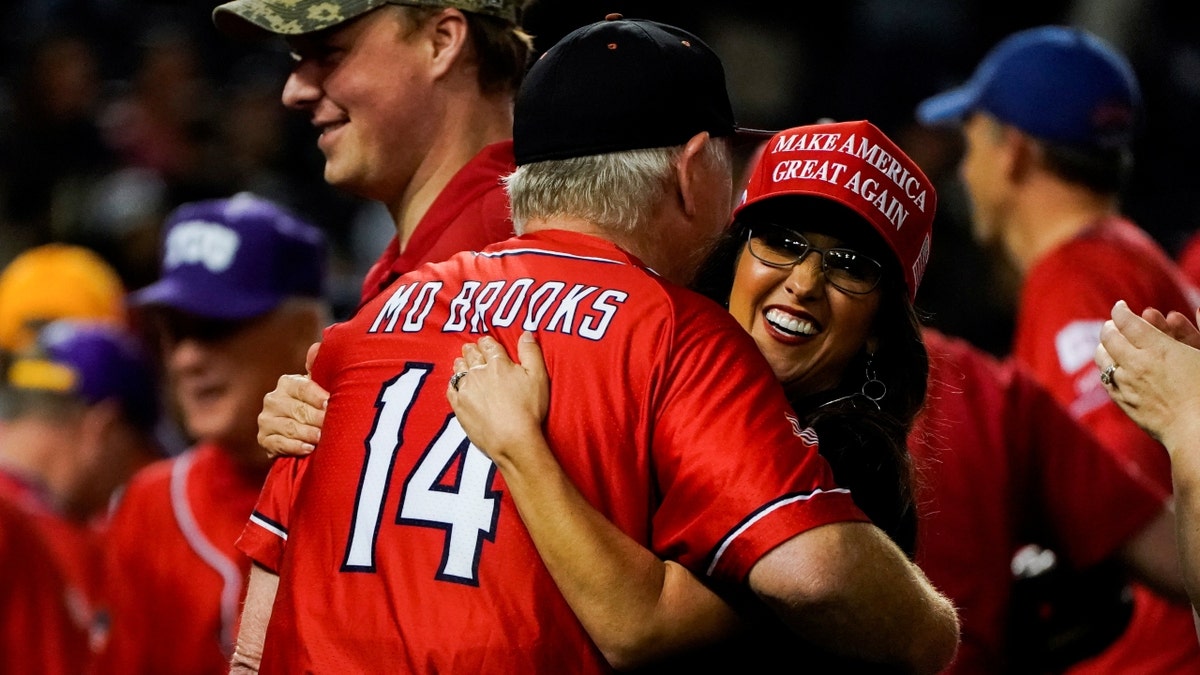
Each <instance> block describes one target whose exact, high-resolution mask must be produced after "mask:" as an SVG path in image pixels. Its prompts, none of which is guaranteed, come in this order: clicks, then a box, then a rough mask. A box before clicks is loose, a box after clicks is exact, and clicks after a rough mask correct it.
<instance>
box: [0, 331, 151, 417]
mask: <svg viewBox="0 0 1200 675" xmlns="http://www.w3.org/2000/svg"><path fill="white" fill-rule="evenodd" d="M7 383H8V386H10V387H13V388H14V389H23V390H34V391H50V392H54V393H58V394H67V395H71V396H75V397H77V398H78V399H79V400H81V401H82V402H84V403H85V404H87V405H95V404H97V403H100V402H101V401H105V400H109V399H115V400H116V401H118V402H119V403H120V404H121V407H122V409H123V410H124V414H125V418H126V419H127V420H129V421H130V422H132V423H133V424H135V425H137V426H138V427H139V428H142V429H152V428H154V426H155V424H156V423H157V422H158V418H159V411H160V408H159V393H158V392H159V390H158V381H157V379H156V378H155V371H154V365H153V362H152V361H151V360H150V357H149V354H148V353H147V352H146V350H145V348H144V347H143V345H142V343H141V342H140V341H139V340H138V339H137V338H136V337H134V336H133V334H131V333H129V332H127V330H126V329H124V328H121V327H119V326H115V325H113V324H111V323H100V322H96V321H84V320H79V319H59V320H57V321H52V322H50V323H48V324H46V325H45V326H44V327H42V329H41V331H40V332H39V333H38V336H37V341H36V342H35V343H34V345H33V346H32V347H30V348H28V349H27V350H25V351H23V352H22V353H20V354H19V355H18V356H17V357H16V358H14V359H13V361H12V363H11V364H10V365H9V367H8V371H7Z"/></svg>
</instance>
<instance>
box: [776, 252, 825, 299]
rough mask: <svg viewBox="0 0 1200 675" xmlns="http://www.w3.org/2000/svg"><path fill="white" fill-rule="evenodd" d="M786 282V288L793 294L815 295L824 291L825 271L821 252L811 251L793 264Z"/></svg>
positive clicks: (802, 295)
mask: <svg viewBox="0 0 1200 675" xmlns="http://www.w3.org/2000/svg"><path fill="white" fill-rule="evenodd" d="M784 283H785V287H784V288H785V289H786V290H787V292H788V293H791V294H792V295H796V296H801V297H813V296H817V295H820V294H821V293H824V292H825V272H824V271H823V270H822V269H821V254H820V253H818V252H817V251H809V252H808V255H806V256H804V259H803V260H801V261H800V262H798V263H796V264H795V265H792V269H791V271H789V272H788V276H787V279H786V280H785V282H784Z"/></svg>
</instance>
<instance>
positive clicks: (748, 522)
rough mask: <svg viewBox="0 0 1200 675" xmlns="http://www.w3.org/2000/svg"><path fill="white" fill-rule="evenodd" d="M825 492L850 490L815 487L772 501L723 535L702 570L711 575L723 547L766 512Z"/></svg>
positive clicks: (719, 559) (719, 560) (846, 492)
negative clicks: (708, 562) (705, 567)
mask: <svg viewBox="0 0 1200 675" xmlns="http://www.w3.org/2000/svg"><path fill="white" fill-rule="evenodd" d="M826 492H829V493H833V492H841V493H845V494H849V493H850V491H849V490H847V489H846V488H834V489H832V490H822V489H820V488H817V489H816V490H813V491H812V492H810V493H808V494H804V495H795V496H793V497H785V498H784V499H780V500H779V501H777V502H774V503H772V504H770V505H768V506H766V507H764V508H763V509H762V510H761V511H759V512H758V513H756V514H754V515H753V516H751V517H750V518H749V519H747V520H746V522H744V523H742V524H741V525H739V526H738V527H737V529H735V530H734V531H733V532H730V533H729V534H728V535H727V536H726V537H725V539H723V540H722V541H721V545H720V546H718V547H717V554H716V555H714V556H713V561H712V563H711V564H710V565H709V566H708V569H707V570H705V572H704V573H705V575H707V576H710V577H711V576H712V573H713V570H715V569H717V564H718V563H720V562H721V556H722V555H724V554H725V549H727V548H729V546H730V544H732V543H733V540H734V539H737V538H738V537H739V536H740V535H741V534H742V533H743V532H745V531H746V530H748V529H750V526H751V525H753V524H755V523H757V522H758V521H760V520H762V519H763V518H765V517H766V516H767V514H769V513H771V512H772V511H774V510H776V509H778V508H781V507H784V506H787V505H788V504H795V503H796V502H803V501H807V500H808V499H809V498H811V497H816V496H817V495H819V494H822V493H826Z"/></svg>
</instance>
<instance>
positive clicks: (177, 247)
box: [130, 192, 328, 319]
mask: <svg viewBox="0 0 1200 675" xmlns="http://www.w3.org/2000/svg"><path fill="white" fill-rule="evenodd" d="M327 252H328V245H327V243H326V239H325V235H324V233H322V232H321V230H319V229H318V228H316V227H314V226H312V225H310V224H308V223H305V222H304V221H302V220H300V219H299V218H297V217H296V216H294V215H292V214H291V213H289V212H288V211H287V210H286V209H284V208H283V207H282V206H280V205H278V204H276V203H274V202H271V201H269V200H267V199H263V198H262V197H258V196H256V195H253V194H251V193H249V192H241V193H238V194H236V195H234V196H233V197H230V198H228V199H213V200H208V201H200V202H190V203H187V204H183V205H181V206H179V207H178V208H176V209H175V210H174V211H172V212H171V214H170V215H169V216H167V222H166V228H165V234H164V237H163V257H162V276H161V277H160V278H159V280H158V281H156V282H154V283H153V284H150V285H149V286H147V287H145V288H143V289H141V290H139V291H137V292H135V293H132V294H131V295H130V300H131V304H132V305H134V306H137V307H148V306H161V307H171V308H173V309H177V310H180V311H183V312H187V313H188V314H192V315H195V316H200V317H205V318H210V319H250V318H253V317H257V316H261V315H263V314H266V313H267V312H269V311H271V310H272V309H275V307H277V306H278V305H279V304H280V303H281V302H283V301H284V300H286V299H287V298H290V297H296V296H301V297H312V298H319V297H322V296H323V295H324V292H325V270H326V257H327Z"/></svg>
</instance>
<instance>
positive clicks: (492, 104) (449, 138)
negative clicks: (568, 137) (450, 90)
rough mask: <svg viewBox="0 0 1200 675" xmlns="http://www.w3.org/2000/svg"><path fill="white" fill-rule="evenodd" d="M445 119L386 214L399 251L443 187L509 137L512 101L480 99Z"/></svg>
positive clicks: (499, 98) (505, 97) (508, 98)
mask: <svg viewBox="0 0 1200 675" xmlns="http://www.w3.org/2000/svg"><path fill="white" fill-rule="evenodd" d="M460 107H461V110H460V111H459V112H457V113H455V112H453V111H451V113H449V114H448V115H447V116H446V122H445V124H443V125H441V129H442V130H443V132H442V133H440V134H439V135H438V136H437V138H435V140H434V143H433V145H432V146H431V147H430V149H429V152H428V153H427V154H426V155H425V157H424V159H423V160H422V161H421V164H420V165H419V166H418V167H417V170H416V172H415V173H414V174H413V177H412V179H411V180H410V181H409V183H408V185H407V187H406V188H405V190H404V192H403V193H402V194H401V195H400V196H399V198H398V199H397V200H396V203H394V204H388V205H387V206H388V211H389V212H390V213H391V214H392V219H393V221H394V222H395V224H396V238H397V240H398V242H399V244H400V250H401V251H403V250H404V248H405V246H407V245H408V241H409V239H410V238H411V237H412V234H413V232H415V231H416V229H417V226H418V225H419V224H420V223H421V220H422V219H423V218H424V217H425V214H426V213H428V212H429V209H430V208H431V207H432V206H433V203H434V202H435V201H436V200H437V198H438V196H439V195H441V193H442V191H443V190H444V189H445V188H446V185H448V184H449V183H450V181H451V180H452V179H453V178H454V176H455V175H456V174H458V172H459V171H460V170H462V168H463V167H464V166H466V165H467V163H469V162H470V161H471V160H472V159H473V158H474V157H475V156H476V155H478V154H479V152H480V151H481V150H483V149H484V148H485V147H487V146H488V145H491V144H492V143H499V142H500V141H504V140H508V139H511V138H512V100H511V98H510V97H509V96H507V95H503V96H491V97H481V98H480V99H477V100H475V101H473V102H472V103H471V104H470V105H466V104H464V105H462V106H460Z"/></svg>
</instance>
